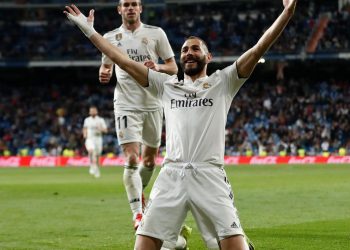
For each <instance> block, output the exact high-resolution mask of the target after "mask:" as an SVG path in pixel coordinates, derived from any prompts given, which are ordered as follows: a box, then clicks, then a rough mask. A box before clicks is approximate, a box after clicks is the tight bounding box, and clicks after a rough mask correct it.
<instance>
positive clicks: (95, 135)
mask: <svg viewBox="0 0 350 250" xmlns="http://www.w3.org/2000/svg"><path fill="white" fill-rule="evenodd" d="M83 127H84V128H86V129H87V136H86V139H99V138H101V139H102V132H101V129H106V128H107V125H106V122H105V120H104V119H103V118H102V117H99V116H95V117H92V116H89V117H87V118H85V120H84V125H83Z"/></svg>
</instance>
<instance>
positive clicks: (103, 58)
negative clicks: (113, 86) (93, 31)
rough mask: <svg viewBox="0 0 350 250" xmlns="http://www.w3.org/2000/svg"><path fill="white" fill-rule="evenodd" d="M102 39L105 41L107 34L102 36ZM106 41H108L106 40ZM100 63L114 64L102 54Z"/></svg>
mask: <svg viewBox="0 0 350 250" xmlns="http://www.w3.org/2000/svg"><path fill="white" fill-rule="evenodd" d="M103 38H104V39H107V34H104V35H103ZM107 40H108V39H107ZM101 63H102V64H114V62H113V61H112V60H111V59H110V58H109V57H108V56H106V55H105V54H103V53H102V57H101Z"/></svg>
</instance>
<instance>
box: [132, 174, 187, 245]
mask: <svg viewBox="0 0 350 250" xmlns="http://www.w3.org/2000/svg"><path fill="white" fill-rule="evenodd" d="M181 184H182V180H181V178H178V174H177V173H173V172H172V170H171V169H166V168H162V169H161V171H160V173H159V175H158V177H157V179H156V181H155V183H154V185H153V187H152V191H151V194H150V199H149V202H148V204H147V207H146V209H145V211H144V216H143V219H142V223H141V225H140V226H139V228H138V229H137V232H136V233H137V235H141V236H148V237H151V238H156V239H160V240H161V241H162V242H163V245H162V249H174V248H175V247H176V243H177V239H178V234H179V232H180V229H181V225H182V223H183V221H184V219H185V217H186V214H187V211H188V207H187V205H186V199H187V194H186V192H185V191H184V188H185V187H184V186H183V185H181ZM141 239H142V240H144V238H143V237H141Z"/></svg>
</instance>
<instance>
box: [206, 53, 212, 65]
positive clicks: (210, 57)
mask: <svg viewBox="0 0 350 250" xmlns="http://www.w3.org/2000/svg"><path fill="white" fill-rule="evenodd" d="M206 58H207V59H206V61H207V63H210V62H211V59H213V55H212V54H211V53H210V52H208V54H207V55H206Z"/></svg>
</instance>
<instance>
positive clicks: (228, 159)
mask: <svg viewBox="0 0 350 250" xmlns="http://www.w3.org/2000/svg"><path fill="white" fill-rule="evenodd" d="M239 159H240V157H234V156H230V157H226V158H225V164H239Z"/></svg>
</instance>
